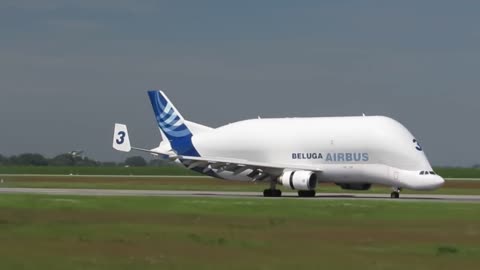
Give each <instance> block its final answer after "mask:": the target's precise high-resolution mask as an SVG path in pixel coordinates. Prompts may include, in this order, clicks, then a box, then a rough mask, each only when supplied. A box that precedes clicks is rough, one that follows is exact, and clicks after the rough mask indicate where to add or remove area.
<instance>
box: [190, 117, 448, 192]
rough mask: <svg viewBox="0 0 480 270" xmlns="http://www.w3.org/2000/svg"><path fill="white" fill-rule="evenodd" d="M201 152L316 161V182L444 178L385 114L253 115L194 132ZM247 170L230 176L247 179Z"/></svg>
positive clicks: (416, 182)
mask: <svg viewBox="0 0 480 270" xmlns="http://www.w3.org/2000/svg"><path fill="white" fill-rule="evenodd" d="M192 143H193V145H194V146H195V148H196V149H197V151H198V152H199V153H200V154H201V155H202V156H216V157H225V158H235V159H245V160H250V161H256V162H265V163H275V164H285V165H286V166H287V167H288V166H292V168H293V167H295V166H298V165H318V166H319V168H322V173H320V174H318V181H319V182H335V183H369V184H381V185H387V186H392V187H398V188H409V189H435V188H438V187H439V186H441V185H442V184H443V182H444V180H443V179H442V178H441V177H440V176H438V175H433V174H429V173H427V174H423V173H422V174H420V172H423V171H426V172H431V171H432V167H431V166H430V163H429V162H428V160H427V158H426V156H425V154H424V152H423V150H422V148H421V146H420V145H419V144H418V142H417V141H416V140H415V137H414V136H413V135H412V134H411V133H410V132H409V131H408V130H407V129H406V128H405V127H404V126H403V125H402V124H400V123H399V122H397V121H395V120H393V119H391V118H388V117H383V116H360V117H319V118H282V119H253V120H245V121H240V122H236V123H232V124H229V125H226V126H222V127H219V128H216V129H213V130H211V131H206V132H202V133H199V134H195V135H194V136H193V137H192ZM247 173H248V172H246V173H244V174H241V175H236V176H233V175H232V173H228V172H224V173H219V176H220V177H222V178H225V179H231V180H250V179H249V178H248V177H246V176H245V175H246V174H247Z"/></svg>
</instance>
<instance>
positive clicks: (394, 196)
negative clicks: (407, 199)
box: [390, 191, 400, 199]
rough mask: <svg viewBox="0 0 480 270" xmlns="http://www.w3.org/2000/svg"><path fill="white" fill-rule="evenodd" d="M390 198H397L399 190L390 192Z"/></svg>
mask: <svg viewBox="0 0 480 270" xmlns="http://www.w3.org/2000/svg"><path fill="white" fill-rule="evenodd" d="M390 198H392V199H398V198H400V192H398V191H393V192H392V193H390Z"/></svg>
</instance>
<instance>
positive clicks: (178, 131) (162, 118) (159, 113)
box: [148, 90, 200, 157]
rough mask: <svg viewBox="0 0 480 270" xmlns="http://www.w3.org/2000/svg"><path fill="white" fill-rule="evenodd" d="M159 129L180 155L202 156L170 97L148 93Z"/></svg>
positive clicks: (157, 91) (160, 92)
mask: <svg viewBox="0 0 480 270" xmlns="http://www.w3.org/2000/svg"><path fill="white" fill-rule="evenodd" d="M148 96H149V97H150V102H151V103H152V107H153V111H154V113H155V118H156V120H157V124H158V127H159V128H160V131H161V132H162V136H163V137H164V139H168V141H169V142H170V145H171V146H172V149H173V150H174V151H175V152H176V153H177V154H179V155H184V156H197V157H198V156H200V155H199V154H198V152H197V150H196V149H195V147H194V146H193V144H192V136H193V134H192V132H191V131H190V129H189V128H188V126H187V125H186V123H185V119H184V118H183V117H182V115H181V114H180V113H179V112H178V110H177V109H176V108H175V106H174V105H173V104H172V102H170V100H169V99H168V97H167V96H166V95H165V94H164V93H163V92H162V91H159V90H152V91H148Z"/></svg>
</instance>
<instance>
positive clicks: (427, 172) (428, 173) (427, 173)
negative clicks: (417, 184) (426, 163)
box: [419, 171, 437, 175]
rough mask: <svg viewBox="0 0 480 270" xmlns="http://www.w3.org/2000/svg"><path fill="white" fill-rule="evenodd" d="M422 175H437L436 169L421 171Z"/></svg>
mask: <svg viewBox="0 0 480 270" xmlns="http://www.w3.org/2000/svg"><path fill="white" fill-rule="evenodd" d="M419 174H420V175H437V174H436V173H435V172H434V171H421V172H420V173H419Z"/></svg>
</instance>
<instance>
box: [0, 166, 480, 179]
mask: <svg viewBox="0 0 480 270" xmlns="http://www.w3.org/2000/svg"><path fill="white" fill-rule="evenodd" d="M435 170H436V172H437V173H438V174H440V175H441V176H443V177H445V178H480V169H474V168H435ZM0 174H61V175H68V174H79V175H198V174H197V173H195V172H192V171H190V170H187V169H185V168H183V167H179V166H166V167H130V168H125V167H55V166H47V167H42V166H36V167H15V166H0Z"/></svg>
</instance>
